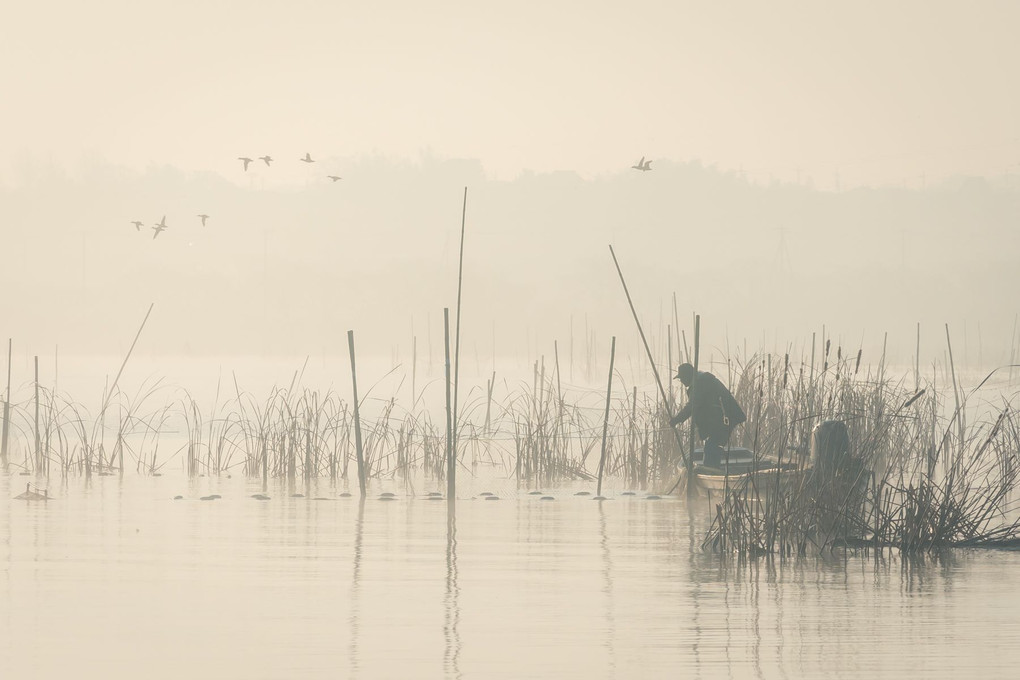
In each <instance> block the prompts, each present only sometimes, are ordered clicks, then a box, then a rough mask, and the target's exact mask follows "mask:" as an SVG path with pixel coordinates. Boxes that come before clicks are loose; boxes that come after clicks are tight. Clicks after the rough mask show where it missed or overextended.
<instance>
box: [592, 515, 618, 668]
mask: <svg viewBox="0 0 1020 680" xmlns="http://www.w3.org/2000/svg"><path fill="white" fill-rule="evenodd" d="M606 502H607V501H597V502H596V505H598V509H599V529H600V531H601V542H600V543H601V546H602V579H603V583H604V585H603V587H602V591H603V593H605V597H606V641H605V646H606V650H607V652H608V656H609V661H608V665H609V674H610V677H615V676H616V603H615V601H614V597H613V554H612V552H611V551H610V549H609V531H608V529H607V528H606V509H605V507H604V506H605V504H606Z"/></svg>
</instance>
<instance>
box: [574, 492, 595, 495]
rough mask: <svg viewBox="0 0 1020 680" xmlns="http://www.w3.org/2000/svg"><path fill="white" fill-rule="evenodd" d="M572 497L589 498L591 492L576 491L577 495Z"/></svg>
mask: <svg viewBox="0 0 1020 680" xmlns="http://www.w3.org/2000/svg"><path fill="white" fill-rule="evenodd" d="M574 495H575V496H590V495H591V492H590V491H578V492H577V493H575V494H574Z"/></svg>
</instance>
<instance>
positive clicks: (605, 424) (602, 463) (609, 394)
mask: <svg viewBox="0 0 1020 680" xmlns="http://www.w3.org/2000/svg"><path fill="white" fill-rule="evenodd" d="M615 361H616V336H615V335H614V336H613V341H612V344H610V346H609V384H608V385H607V386H606V413H605V415H604V416H603V418H602V453H601V455H599V484H598V487H597V488H596V490H595V495H596V496H601V495H602V471H603V470H605V467H606V439H607V438H608V435H609V405H610V404H611V403H612V398H613V364H614V363H615Z"/></svg>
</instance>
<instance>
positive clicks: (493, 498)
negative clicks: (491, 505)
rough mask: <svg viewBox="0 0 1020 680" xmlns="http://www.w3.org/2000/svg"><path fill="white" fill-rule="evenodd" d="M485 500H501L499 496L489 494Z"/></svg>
mask: <svg viewBox="0 0 1020 680" xmlns="http://www.w3.org/2000/svg"><path fill="white" fill-rule="evenodd" d="M485 500H487V501H498V500H499V496H493V495H489V496H486V497H485Z"/></svg>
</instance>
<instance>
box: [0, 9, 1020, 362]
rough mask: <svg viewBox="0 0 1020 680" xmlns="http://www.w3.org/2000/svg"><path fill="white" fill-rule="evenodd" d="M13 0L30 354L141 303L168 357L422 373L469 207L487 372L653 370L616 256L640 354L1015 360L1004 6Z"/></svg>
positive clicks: (476, 335)
mask: <svg viewBox="0 0 1020 680" xmlns="http://www.w3.org/2000/svg"><path fill="white" fill-rule="evenodd" d="M8 5H9V6H5V8H4V12H3V16H2V19H3V20H2V22H0V64H3V67H2V68H0V93H2V94H3V97H4V106H2V107H0V229H2V232H0V233H2V236H3V248H4V252H5V253H6V259H5V262H4V264H3V266H2V267H0V286H2V287H3V289H4V290H7V291H15V292H16V294H13V295H6V296H2V297H0V319H2V320H3V322H4V323H5V324H6V327H7V328H8V329H9V330H8V336H13V337H15V338H17V341H18V343H19V346H20V348H21V350H20V351H22V352H24V353H26V356H30V355H31V354H32V353H40V352H44V351H49V348H53V347H56V346H57V345H60V346H61V347H62V348H64V349H65V350H66V352H67V353H69V354H70V353H74V352H79V353H87V352H107V353H121V352H123V351H125V350H126V344H127V342H128V340H129V339H130V338H131V337H132V335H131V334H132V333H133V332H134V331H135V328H136V324H137V323H138V319H140V318H141V317H142V316H143V314H144V311H145V310H146V309H147V308H148V306H149V305H150V304H155V310H156V311H155V312H154V315H153V319H152V321H151V323H150V325H149V327H148V328H147V335H146V337H145V339H144V343H145V347H146V349H147V350H148V351H152V352H155V353H160V352H165V353H170V354H173V353H186V354H187V353H195V354H200V353H209V354H214V353H224V352H226V353H235V354H241V353H248V354H259V353H263V354H272V353H276V354H288V353H294V354H298V355H304V354H307V353H316V352H326V351H337V350H343V349H344V337H345V333H346V331H347V330H348V329H357V330H358V333H359V337H361V338H364V346H365V347H366V351H371V352H373V353H375V354H377V355H387V354H393V355H396V354H397V353H398V351H399V353H403V354H404V355H406V354H407V353H408V352H409V345H410V344H411V342H412V338H421V340H422V344H424V343H425V339H426V338H427V339H428V342H429V343H430V347H432V350H430V351H432V352H433V353H435V352H436V351H437V350H436V348H438V347H440V344H439V342H440V341H441V338H442V330H441V319H442V309H443V307H451V308H452V307H454V306H455V304H456V271H457V245H458V239H459V234H460V210H461V200H462V196H463V191H464V188H465V187H469V188H470V198H469V202H468V205H469V207H468V222H467V224H468V239H467V249H466V262H465V273H466V280H467V284H466V289H465V297H464V299H465V306H466V309H467V312H466V317H465V324H466V325H465V342H467V343H469V346H470V347H471V348H472V351H475V352H476V353H477V354H478V355H479V356H484V355H489V356H494V355H496V354H501V353H504V352H505V353H508V354H509V353H517V354H519V355H520V356H524V355H525V354H527V355H530V356H537V355H539V354H543V353H544V354H549V353H551V350H552V343H553V342H554V341H560V342H561V343H563V344H567V343H569V342H574V340H576V344H577V346H578V347H580V346H582V345H583V344H584V342H585V340H584V338H585V336H586V334H587V333H589V331H590V332H591V333H593V334H596V335H597V337H598V339H599V343H600V345H599V347H601V348H602V349H603V350H604V349H605V346H606V345H607V343H608V338H609V337H610V336H613V335H619V336H620V337H621V343H620V347H621V351H623V352H629V353H631V355H632V356H639V355H640V354H641V351H642V350H641V349H640V346H639V345H638V344H637V338H636V334H635V332H634V327H633V320H632V319H631V317H630V314H629V310H628V308H627V306H626V303H625V300H624V298H623V296H622V295H621V291H620V288H619V281H618V279H617V278H616V275H615V271H614V269H613V266H612V261H611V259H610V258H609V254H608V250H607V247H606V246H607V244H610V243H611V244H614V247H616V249H617V252H618V253H619V254H620V255H621V258H622V260H623V262H622V264H623V266H624V269H625V270H626V271H627V272H628V275H629V277H630V278H631V281H630V283H631V285H632V290H633V291H634V293H635V297H636V298H637V305H638V308H639V310H640V313H641V315H642V317H643V318H644V319H645V321H646V322H647V323H648V324H649V326H650V330H654V332H655V335H656V336H657V339H656V342H658V343H659V345H660V346H661V345H662V344H663V342H664V340H663V338H664V337H665V333H664V331H665V327H666V325H667V324H668V323H670V322H671V320H672V319H673V315H672V313H671V312H672V310H671V307H672V299H673V296H674V295H675V296H676V300H677V303H676V307H677V314H678V316H679V319H681V320H682V321H683V323H684V324H687V325H690V319H691V316H692V313H693V312H698V313H700V314H702V315H703V317H704V323H703V326H702V328H703V332H704V333H705V337H706V342H707V343H709V344H710V345H711V346H712V347H714V348H716V349H715V350H713V351H715V353H716V354H717V355H722V354H724V353H725V352H726V351H727V347H728V346H729V343H731V342H733V343H741V342H749V343H750V345H751V349H752V350H753V349H754V348H755V347H756V346H761V347H768V348H771V349H772V350H774V351H783V350H784V349H788V348H789V347H790V343H801V344H800V345H798V346H797V348H796V349H795V351H796V352H803V351H804V349H803V347H804V345H803V343H805V342H810V339H811V336H812V334H813V333H815V332H817V331H820V329H821V328H822V327H823V326H825V327H826V328H827V332H829V333H832V334H833V336H834V337H835V338H836V339H837V341H838V342H840V343H845V345H846V346H847V348H851V349H852V348H854V347H865V348H867V350H868V352H869V354H868V357H869V359H870V360H871V361H873V362H876V361H877V357H878V354H879V353H880V352H881V349H882V347H883V346H884V345H885V341H886V335H887V334H888V335H889V338H890V341H889V342H890V349H893V348H895V349H896V350H897V352H898V354H897V357H896V358H897V360H898V361H901V362H907V361H910V357H911V356H912V354H913V352H914V348H915V346H916V343H915V332H916V324H918V323H920V324H921V325H922V328H923V332H924V338H923V347H924V349H925V354H926V357H925V360H928V359H929V358H932V357H934V358H935V359H939V358H941V355H942V354H943V353H944V347H945V345H944V341H945V333H944V330H945V329H944V325H945V324H950V325H951V327H952V328H953V329H954V332H956V333H958V334H959V335H958V337H960V338H961V340H962V342H961V344H963V345H967V344H968V343H969V353H968V349H967V348H966V347H965V348H964V356H965V357H966V358H967V359H969V360H974V359H975V357H980V361H979V362H978V363H981V364H989V363H996V362H997V363H1002V362H1004V361H1005V360H1007V359H1008V358H1009V356H1011V352H1012V353H1015V349H1016V344H1017V340H1016V338H1017V335H1016V333H1017V325H1016V324H1017V318H1018V317H1017V313H1018V309H1017V307H1016V300H1015V293H1014V291H1015V290H1017V289H1020V266H1018V263H1017V256H1016V253H1017V252H1020V251H1018V248H1020V245H1018V243H1020V241H1018V239H1020V232H1018V230H1017V228H1016V225H1017V224H1018V223H1020V191H1018V189H1020V141H1018V140H1020V130H1018V127H1020V93H1018V85H1017V84H1018V83H1020V47H1018V44H1020V41H1017V40H1016V39H1015V37H1016V36H1015V33H1016V30H1015V29H1016V27H1017V26H1018V25H1020V3H1013V2H978V3H969V4H967V5H964V4H963V3H935V2H894V3H885V2H857V3H852V4H851V3H841V4H838V5H837V4H836V3H808V2H803V3H791V2H768V3H756V2H740V3H683V2H668V3H667V2H663V3H652V2H634V3H613V4H611V5H610V4H609V3H591V2H585V3H582V2H560V3H531V2H526V3H513V4H505V3H503V4H500V5H499V6H497V5H492V4H486V3H452V2H444V3H439V4H436V3H432V4H421V3H412V2H382V3H327V2H286V3H284V2H278V3H253V2H201V3H197V2H173V3H169V2H167V3H153V2H147V3H134V2H116V1H113V0H96V1H94V2H90V3H84V4H83V3H71V2H63V3H18V4H13V5H12V4H10V3H8ZM306 153H311V154H312V155H313V156H314V157H315V158H316V159H318V162H317V163H315V164H306V163H301V162H299V161H298V159H299V158H300V157H301V156H304V155H305V154H306ZM264 154H269V155H271V156H272V157H273V158H275V159H276V160H275V162H274V164H273V165H272V166H271V167H265V166H264V165H263V164H262V163H261V162H259V161H257V160H256V161H255V163H254V165H253V166H252V167H251V168H250V169H249V171H247V172H245V171H244V170H243V168H242V165H241V163H240V162H239V161H238V160H237V158H238V156H248V157H251V158H257V157H258V156H261V155H264ZM641 156H645V157H647V158H650V159H652V160H653V172H651V173H639V172H635V171H633V170H631V169H630V166H631V165H632V164H633V163H635V162H636V161H637V160H638V158H639V157H641ZM327 174H336V175H339V176H343V178H344V179H343V180H342V181H341V182H340V183H331V182H330V181H329V180H328V179H326V175H327ZM199 213H208V214H210V215H212V218H211V220H210V222H209V225H208V226H206V227H203V226H202V225H201V224H200V223H199V221H198V218H197V217H196V215H197V214H199ZM164 215H165V216H166V217H167V221H168V223H169V224H170V229H169V231H167V232H166V234H164V235H161V236H160V237H159V240H155V239H153V238H152V234H151V231H150V229H151V226H152V225H153V224H154V223H155V222H157V221H159V220H160V218H161V217H162V216H164ZM134 220H139V221H141V222H143V229H142V230H139V231H136V230H135V229H134V227H133V226H131V221H134ZM651 327H654V328H651ZM676 327H677V326H676V325H675V324H674V331H675V330H676ZM688 330H690V328H688ZM0 337H2V336H0ZM720 348H721V349H720ZM975 348H976V349H975ZM660 349H661V348H660ZM662 353H664V352H662Z"/></svg>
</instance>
